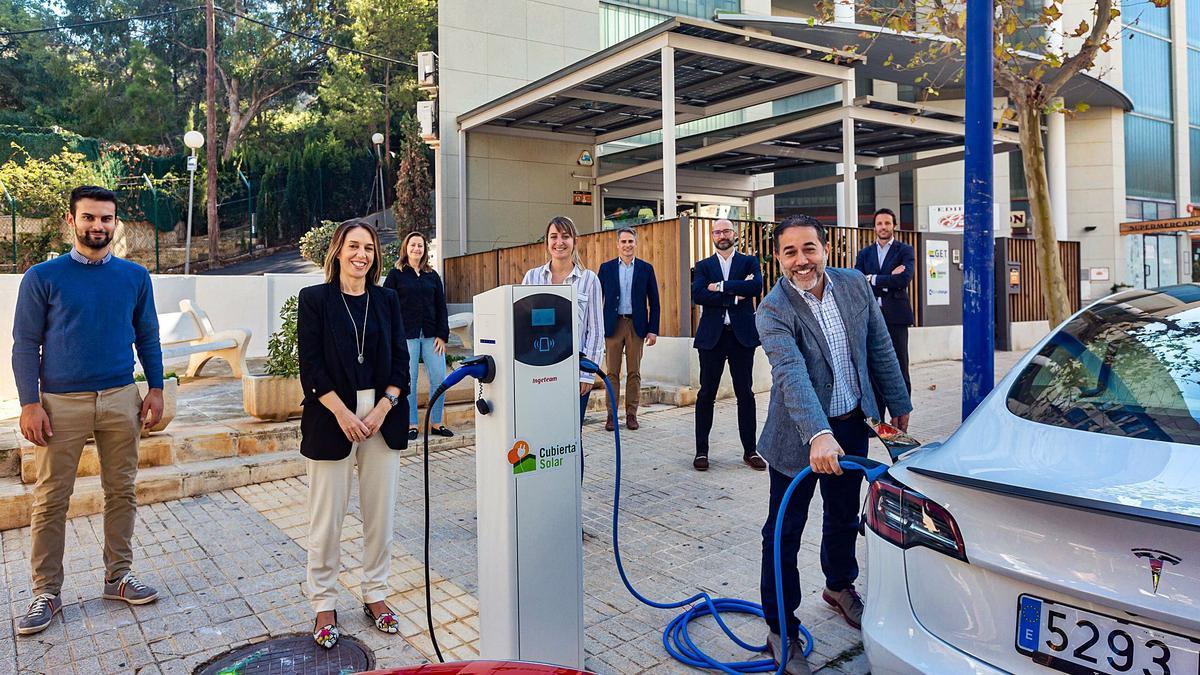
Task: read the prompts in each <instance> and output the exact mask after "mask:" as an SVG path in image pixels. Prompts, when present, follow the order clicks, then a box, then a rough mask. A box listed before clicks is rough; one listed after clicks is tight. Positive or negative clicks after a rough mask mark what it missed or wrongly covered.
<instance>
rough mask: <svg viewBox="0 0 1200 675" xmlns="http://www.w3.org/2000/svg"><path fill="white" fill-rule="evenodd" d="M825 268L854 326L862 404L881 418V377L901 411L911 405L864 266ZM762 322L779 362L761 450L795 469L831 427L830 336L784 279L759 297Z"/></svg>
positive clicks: (791, 472)
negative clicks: (816, 436) (813, 442)
mask: <svg viewBox="0 0 1200 675" xmlns="http://www.w3.org/2000/svg"><path fill="white" fill-rule="evenodd" d="M825 272H826V273H827V274H828V275H829V278H830V279H832V280H833V285H834V294H833V297H834V300H835V301H836V302H837V307H838V312H839V313H840V314H841V315H842V323H844V324H845V326H846V339H847V340H848V341H849V343H850V358H851V360H852V361H853V362H854V372H855V374H856V375H857V377H858V388H859V391H861V392H862V399H861V401H860V403H859V407H860V408H862V411H863V413H864V414H865V415H866V416H868V417H874V418H875V419H880V413H879V411H880V405H879V402H878V401H876V400H875V393H874V392H873V390H872V387H871V381H872V380H874V381H875V383H876V384H878V385H879V388H880V391H881V392H882V394H883V397H884V398H885V399H886V402H887V405H888V409H889V410H891V411H893V414H895V415H902V414H905V413H907V412H909V411H911V410H912V403H911V402H910V401H909V396H908V392H907V391H906V390H905V388H904V377H903V376H902V375H901V374H900V363H899V361H897V360H896V352H895V350H893V349H892V339H891V337H889V336H888V332H887V325H886V324H885V323H884V321H883V315H882V314H880V312H879V305H878V303H876V302H875V296H874V294H872V293H871V287H870V286H869V285H868V284H867V279H866V277H864V276H863V275H862V274H861V273H860V272H858V271H857V270H844V269H835V268H832V267H827V268H826V269H825ZM755 323H756V325H757V326H758V334H759V338H760V339H761V340H762V347H763V351H764V352H766V354H767V360H768V361H769V362H770V363H771V404H770V407H769V408H768V409H767V423H766V425H765V426H764V427H763V431H762V435H761V436H759V438H758V454H759V455H761V456H762V458H763V459H765V460H767V463H768V464H770V465H771V468H773V469H775V470H776V471H779V472H780V473H783V474H785V475H788V476H795V475H796V474H797V473H799V472H800V470H801V469H803V468H804V467H806V466H808V441H809V440H810V439H811V438H812V437H813V434H815V433H817V432H818V431H821V430H822V429H828V428H829V402H830V399H831V398H832V397H833V370H832V368H831V366H830V362H831V359H832V357H831V356H830V355H829V343H828V341H827V340H826V339H825V335H824V334H823V333H822V332H821V324H820V322H819V321H817V318H816V317H815V316H814V315H813V313H812V310H810V309H809V307H808V304H807V303H805V302H804V299H803V298H802V297H800V294H799V293H798V292H797V291H796V289H795V288H793V287H792V285H791V284H790V283H788V281H787V280H786V279H784V278H780V279H779V281H778V282H777V283H776V284H775V287H774V288H772V289H771V292H770V293H768V294H767V296H766V297H765V298H763V300H762V302H761V303H759V305H758V312H757V314H756V315H755Z"/></svg>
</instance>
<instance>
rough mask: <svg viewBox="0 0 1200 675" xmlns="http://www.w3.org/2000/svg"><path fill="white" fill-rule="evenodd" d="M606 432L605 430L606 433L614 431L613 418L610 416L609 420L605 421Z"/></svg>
mask: <svg viewBox="0 0 1200 675" xmlns="http://www.w3.org/2000/svg"><path fill="white" fill-rule="evenodd" d="M604 430H605V431H612V430H613V418H612V415H609V416H608V419H607V420H605V421H604Z"/></svg>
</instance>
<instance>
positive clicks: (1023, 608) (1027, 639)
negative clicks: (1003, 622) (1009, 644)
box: [1017, 595, 1042, 652]
mask: <svg viewBox="0 0 1200 675" xmlns="http://www.w3.org/2000/svg"><path fill="white" fill-rule="evenodd" d="M1041 622H1042V601H1041V600H1038V599H1037V598H1031V597H1029V596H1027V595H1023V596H1021V605H1020V608H1019V609H1018V610H1017V646H1018V647H1020V648H1021V650H1022V651H1029V652H1036V651H1037V648H1038V637H1039V635H1040V632H1041Z"/></svg>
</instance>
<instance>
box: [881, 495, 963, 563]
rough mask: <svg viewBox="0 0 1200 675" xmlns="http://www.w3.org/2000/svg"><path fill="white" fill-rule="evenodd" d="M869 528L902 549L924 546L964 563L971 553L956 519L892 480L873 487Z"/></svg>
mask: <svg viewBox="0 0 1200 675" xmlns="http://www.w3.org/2000/svg"><path fill="white" fill-rule="evenodd" d="M866 515H867V527H870V528H871V531H873V532H874V533H875V534H878V535H879V536H881V537H883V538H884V539H887V540H888V541H890V542H892V543H893V544H895V545H897V546H899V547H900V548H904V549H907V548H912V547H913V546H924V547H925V548H930V549H933V550H934V551H937V552H938V553H943V554H945V555H948V556H950V557H952V558H958V559H959V560H962V561H963V562H966V560H967V549H966V546H965V545H964V544H963V539H962V534H960V533H959V531H958V523H956V522H954V516H952V515H950V512H949V511H947V510H946V509H944V508H942V507H941V505H939V504H937V503H935V502H933V501H932V500H930V499H929V498H928V497H926V496H925V495H923V494H921V493H919V492H914V491H913V490H911V489H909V488H908V487H906V486H905V485H903V484H901V483H899V482H896V481H895V480H893V479H891V478H887V477H884V478H881V479H879V480H877V481H875V482H874V483H871V488H870V490H869V491H868V492H867V513H866Z"/></svg>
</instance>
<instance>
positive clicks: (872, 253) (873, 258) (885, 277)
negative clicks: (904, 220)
mask: <svg viewBox="0 0 1200 675" xmlns="http://www.w3.org/2000/svg"><path fill="white" fill-rule="evenodd" d="M878 246H879V244H877V243H876V244H871V245H870V246H868V247H866V248H864V249H862V250H861V251H859V252H858V257H857V258H855V260H854V269H856V270H858V271H859V272H862V273H863V274H874V275H875V283H874V284H871V290H872V291H874V292H875V297H876V298H879V300H880V302H879V309H880V310H882V311H883V320H884V321H885V322H887V323H890V324H900V325H904V326H911V325H912V324H913V311H912V305H911V304H909V302H908V284H909V282H910V281H912V278H913V274H915V273H916V271H917V259H916V255H914V253H913V247H912V246H909V245H908V244H906V243H904V242H902V241H899V240H892V245H891V246H889V247H888V252H887V255H886V256H884V257H883V265H882V266H880V264H879V248H878ZM900 265H904V271H903V272H901V273H900V274H891V271H892V270H894V269H896V268H897V267H898V266H900Z"/></svg>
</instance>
